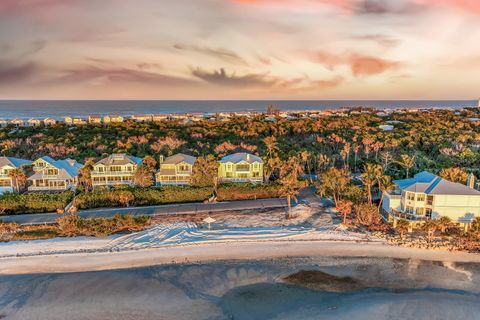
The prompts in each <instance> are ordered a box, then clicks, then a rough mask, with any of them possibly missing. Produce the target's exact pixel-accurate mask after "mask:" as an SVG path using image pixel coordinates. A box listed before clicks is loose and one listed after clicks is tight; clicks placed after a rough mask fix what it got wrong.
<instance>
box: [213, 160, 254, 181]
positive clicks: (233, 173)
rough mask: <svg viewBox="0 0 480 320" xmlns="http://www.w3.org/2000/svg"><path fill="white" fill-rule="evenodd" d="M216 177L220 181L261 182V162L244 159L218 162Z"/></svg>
mask: <svg viewBox="0 0 480 320" xmlns="http://www.w3.org/2000/svg"><path fill="white" fill-rule="evenodd" d="M218 177H219V179H220V181H221V182H252V183H263V163H260V162H253V163H251V164H249V163H248V162H246V161H242V162H239V163H232V162H224V163H220V166H219V169H218Z"/></svg>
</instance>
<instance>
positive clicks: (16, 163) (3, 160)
mask: <svg viewBox="0 0 480 320" xmlns="http://www.w3.org/2000/svg"><path fill="white" fill-rule="evenodd" d="M31 163H32V161H30V160H24V159H18V158H13V157H0V168H1V167H4V166H11V167H15V168H19V167H21V166H27V165H29V164H31Z"/></svg>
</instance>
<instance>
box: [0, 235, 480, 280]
mask: <svg viewBox="0 0 480 320" xmlns="http://www.w3.org/2000/svg"><path fill="white" fill-rule="evenodd" d="M322 256H329V257H389V258H403V259H414V260H431V261H442V262H480V256H479V255H475V254H469V253H464V252H449V251H442V250H436V251H434V250H425V249H413V248H404V247H396V246H391V245H387V244H384V243H371V242H370V243H369V242H363V243H355V242H341V241H292V242H277V241H268V242H255V241H253V242H240V243H212V244H202V245H191V246H172V247H164V248H154V249H142V250H131V251H121V252H98V253H75V254H55V255H37V256H27V257H10V258H2V259H0V274H30V273H57V272H84V271H96V270H114V269H125V268H134V267H144V266H153V265H162V264H172V263H193V262H213V261H222V260H261V259H275V258H282V257H322Z"/></svg>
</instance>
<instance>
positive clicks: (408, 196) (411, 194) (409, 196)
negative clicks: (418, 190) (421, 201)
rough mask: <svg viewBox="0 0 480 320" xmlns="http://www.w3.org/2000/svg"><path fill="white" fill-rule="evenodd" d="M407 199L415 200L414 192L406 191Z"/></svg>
mask: <svg viewBox="0 0 480 320" xmlns="http://www.w3.org/2000/svg"><path fill="white" fill-rule="evenodd" d="M407 200H412V201H415V194H414V193H411V192H408V193H407Z"/></svg>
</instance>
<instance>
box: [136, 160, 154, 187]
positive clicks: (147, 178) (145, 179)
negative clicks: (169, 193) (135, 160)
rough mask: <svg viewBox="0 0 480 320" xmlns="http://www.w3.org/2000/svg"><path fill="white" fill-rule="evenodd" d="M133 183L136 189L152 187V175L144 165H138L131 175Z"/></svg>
mask: <svg viewBox="0 0 480 320" xmlns="http://www.w3.org/2000/svg"><path fill="white" fill-rule="evenodd" d="M133 183H134V184H135V185H136V186H137V187H141V188H145V187H150V186H152V185H153V173H152V172H151V171H150V169H149V168H148V167H147V166H145V165H143V164H142V165H140V166H139V167H138V168H137V171H136V172H135V174H134V175H133Z"/></svg>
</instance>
